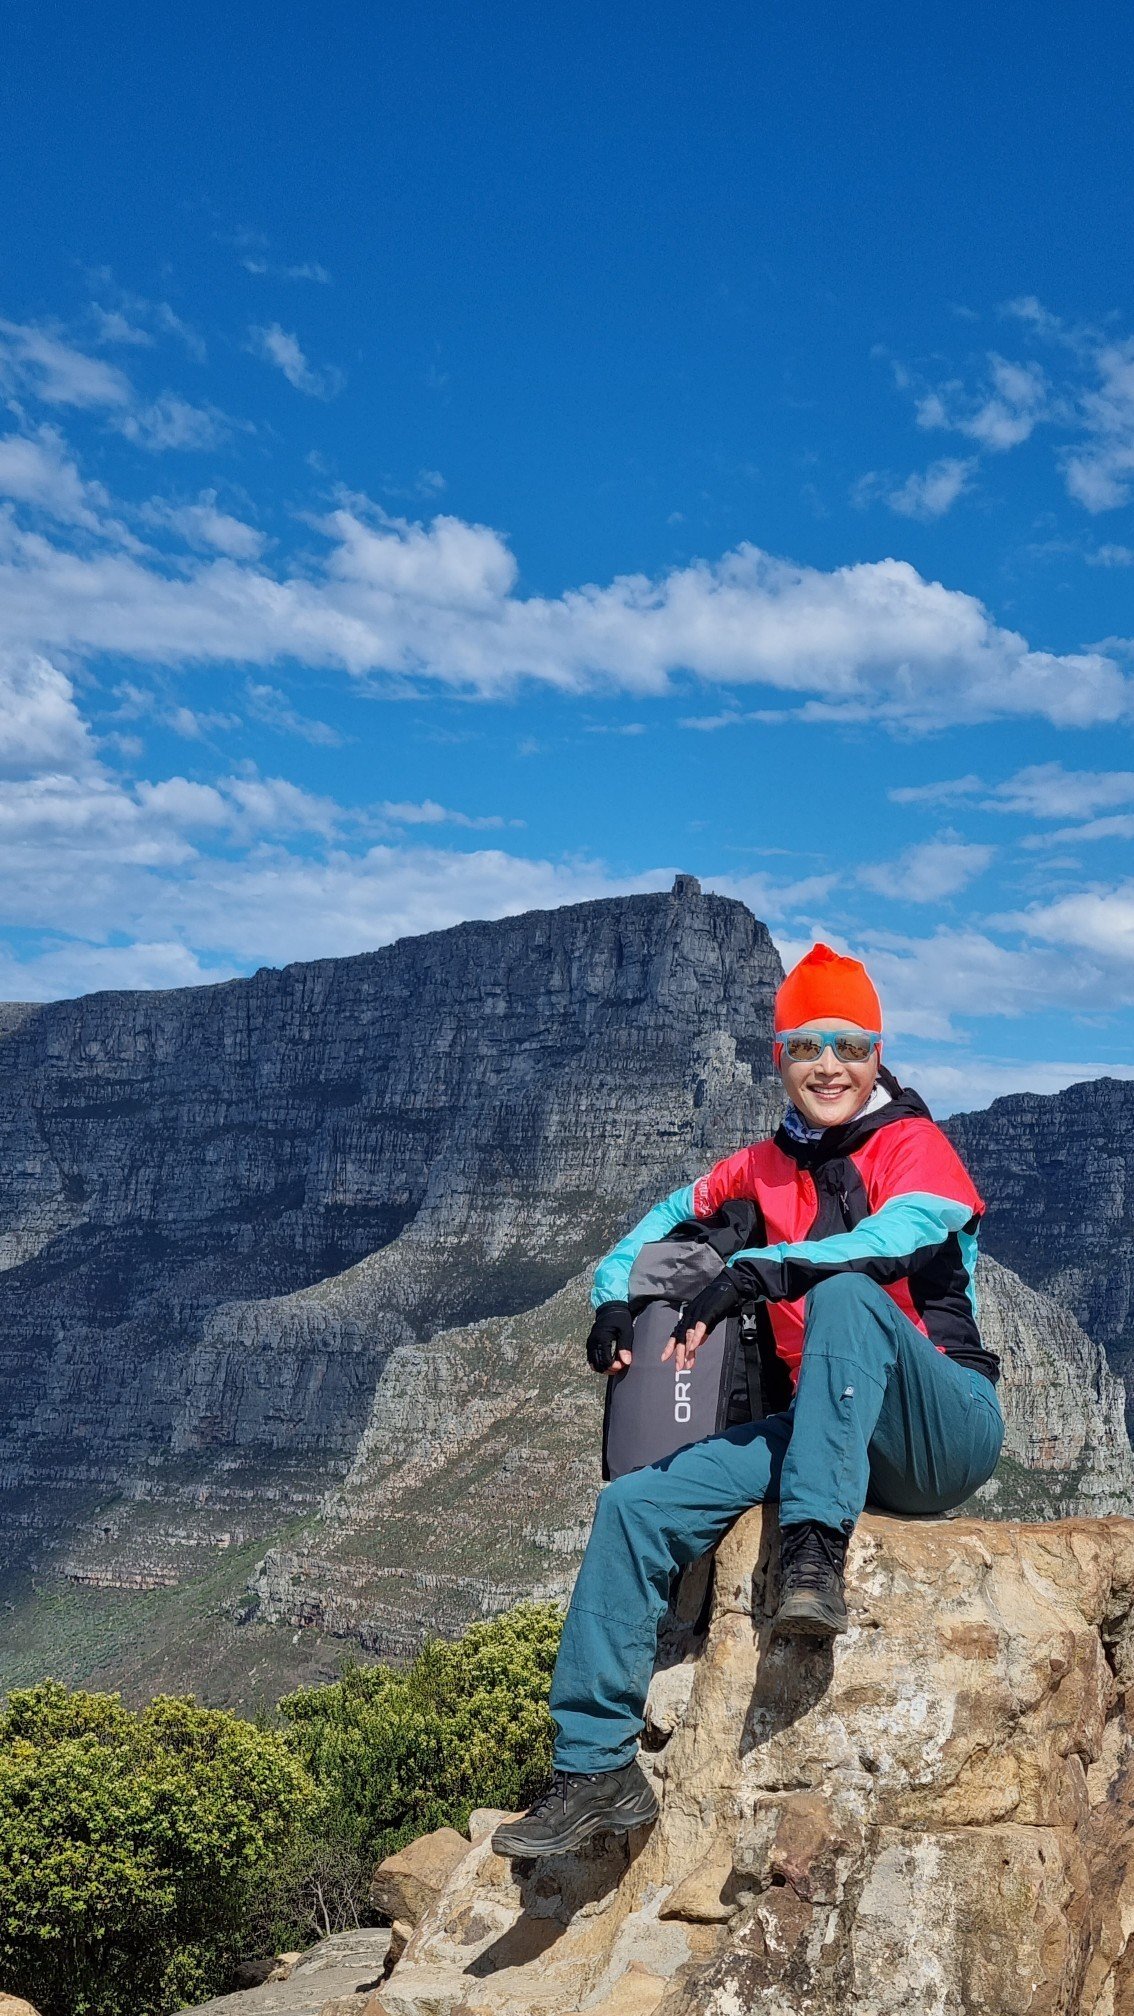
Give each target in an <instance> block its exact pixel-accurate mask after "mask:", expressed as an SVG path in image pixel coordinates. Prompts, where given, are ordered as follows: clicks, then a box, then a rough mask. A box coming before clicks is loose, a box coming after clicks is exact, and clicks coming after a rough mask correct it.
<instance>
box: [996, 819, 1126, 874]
mask: <svg viewBox="0 0 1134 2016" xmlns="http://www.w3.org/2000/svg"><path fill="white" fill-rule="evenodd" d="M1093 840H1134V812H1112V813H1111V814H1110V816H1109V817H1108V818H1106V819H1088V820H1087V821H1086V822H1085V824H1084V825H1082V826H1059V827H1057V828H1056V829H1055V831H1054V832H1053V833H1029V834H1028V835H1027V836H1026V838H1025V839H1023V840H1021V842H1020V845H1021V847H1027V848H1029V849H1030V850H1031V851H1032V852H1033V853H1034V852H1037V851H1039V850H1041V849H1043V848H1047V847H1066V846H1073V847H1077V846H1080V845H1081V844H1082V843H1083V842H1084V841H1088V842H1089V841H1093ZM1047 865H1048V867H1049V868H1052V867H1054V865H1055V864H1054V863H1052V862H1049V863H1048V864H1047Z"/></svg>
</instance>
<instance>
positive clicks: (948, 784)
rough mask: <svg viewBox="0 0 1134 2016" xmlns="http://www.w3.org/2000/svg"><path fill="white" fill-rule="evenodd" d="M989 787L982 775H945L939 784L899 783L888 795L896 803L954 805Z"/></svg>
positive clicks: (892, 802)
mask: <svg viewBox="0 0 1134 2016" xmlns="http://www.w3.org/2000/svg"><path fill="white" fill-rule="evenodd" d="M986 789H987V786H986V785H985V783H984V781H983V779H982V778H980V777H976V776H974V775H973V774H972V773H971V772H970V773H969V775H968V776H967V777H944V778H942V780H941V782H940V783H937V784H897V785H895V786H894V789H893V790H892V791H888V792H887V793H886V796H887V797H888V798H889V800H890V802H891V804H894V805H952V804H955V803H956V801H957V800H958V799H959V798H972V797H975V796H976V795H977V794H978V793H979V792H982V791H984V790H986Z"/></svg>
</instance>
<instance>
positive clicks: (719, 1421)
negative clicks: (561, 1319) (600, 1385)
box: [602, 1202, 790, 1478]
mask: <svg viewBox="0 0 1134 2016" xmlns="http://www.w3.org/2000/svg"><path fill="white" fill-rule="evenodd" d="M755 1216H756V1213H755V1207H754V1206H753V1205H751V1204H748V1203H747V1202H737V1203H732V1204H729V1205H727V1206H726V1207H725V1209H724V1210H722V1211H720V1212H718V1213H717V1215H716V1217H715V1218H711V1219H707V1220H706V1221H704V1222H703V1223H700V1224H698V1223H695V1222H690V1223H687V1224H684V1225H678V1226H676V1227H675V1228H674V1230H673V1231H672V1232H671V1233H670V1235H669V1237H668V1238H666V1239H659V1240H656V1241H652V1242H651V1243H650V1244H648V1245H646V1246H643V1247H642V1250H641V1252H640V1253H639V1254H638V1256H637V1258H636V1259H635V1261H634V1265H633V1267H632V1269H631V1272H630V1284H629V1301H630V1307H631V1310H632V1311H633V1315H634V1348H633V1353H632V1358H631V1362H630V1364H629V1366H628V1367H627V1369H626V1370H625V1371H624V1372H616V1373H614V1374H613V1375H612V1376H611V1377H610V1378H609V1379H608V1380H607V1387H606V1408H605V1412H604V1414H603V1424H602V1474H603V1476H604V1477H605V1478H611V1477H623V1476H625V1474H626V1472H627V1471H628V1470H641V1469H644V1468H645V1466H646V1464H648V1463H660V1462H661V1461H662V1460H663V1458H664V1457H666V1456H672V1455H673V1453H674V1451H675V1450H677V1449H684V1447H685V1446H686V1444H687V1443H689V1442H701V1441H703V1440H704V1438H705V1436H706V1435H719V1434H720V1433H721V1431H722V1429H724V1428H730V1427H732V1426H734V1425H735V1424H736V1423H738V1422H741V1421H758V1420H760V1419H761V1418H762V1417H763V1416H764V1415H765V1414H767V1413H770V1412H772V1411H773V1409H774V1408H776V1407H779V1406H785V1405H786V1404H787V1399H788V1397H789V1393H790V1389H789V1388H788V1387H787V1384H786V1374H785V1373H784V1368H783V1366H782V1365H781V1364H780V1363H779V1361H778V1360H777V1359H776V1356H775V1350H774V1346H773V1344H772V1337H771V1330H770V1328H769V1326H768V1322H767V1314H766V1311H764V1310H762V1309H761V1310H757V1309H749V1310H743V1311H742V1312H741V1314H740V1315H739V1316H729V1317H726V1319H725V1320H724V1322H723V1323H718V1324H717V1325H716V1327H715V1329H713V1330H711V1331H710V1332H709V1335H708V1336H707V1337H706V1339H705V1341H704V1343H703V1344H702V1346H701V1348H700V1350H699V1351H698V1353H697V1357H696V1360H695V1362H694V1364H693V1366H692V1369H691V1370H690V1371H688V1372H678V1370H677V1368H676V1365H675V1362H674V1359H672V1358H671V1359H670V1360H669V1361H668V1363H667V1364H665V1365H663V1364H662V1362H661V1354H662V1352H663V1351H664V1349H665V1347H666V1343H667V1342H668V1340H669V1338H670V1337H671V1336H672V1335H673V1326H674V1324H675V1323H676V1322H677V1319H678V1317H679V1316H680V1314H681V1311H682V1309H683V1307H684V1306H685V1304H686V1303H687V1302H690V1301H692V1299H693V1297H694V1295H696V1294H697V1292H698V1290H699V1289H701V1288H704V1287H705V1286H706V1285H707V1284H708V1283H709V1282H710V1281H712V1280H715V1279H716V1276H717V1275H718V1274H719V1273H720V1271H721V1268H722V1267H723V1266H724V1263H725V1259H726V1258H727V1256H728V1255H729V1254H730V1253H735V1252H738V1251H739V1250H740V1248H741V1247H742V1246H747V1245H751V1244H753V1243H754V1221H755Z"/></svg>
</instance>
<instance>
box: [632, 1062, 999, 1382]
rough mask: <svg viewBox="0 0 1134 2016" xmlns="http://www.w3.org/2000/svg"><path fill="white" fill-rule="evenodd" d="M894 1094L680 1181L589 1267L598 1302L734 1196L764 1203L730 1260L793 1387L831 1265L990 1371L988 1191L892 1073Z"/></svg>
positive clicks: (942, 1347)
mask: <svg viewBox="0 0 1134 2016" xmlns="http://www.w3.org/2000/svg"><path fill="white" fill-rule="evenodd" d="M880 1082H881V1083H882V1084H883V1085H884V1086H885V1088H886V1090H887V1092H889V1094H890V1099H889V1102H888V1103H887V1104H886V1105H883V1106H880V1107H878V1108H877V1109H876V1110H875V1111H874V1112H872V1113H869V1114H864V1115H861V1116H860V1117H859V1118H857V1119H855V1120H850V1121H848V1122H847V1124H846V1126H845V1127H825V1128H824V1129H823V1132H822V1134H821V1135H820V1137H819V1139H818V1140H816V1141H798V1140H796V1139H795V1138H794V1136H793V1135H790V1134H788V1133H787V1132H786V1131H785V1130H784V1128H783V1127H781V1128H779V1130H778V1131H777V1132H776V1133H775V1134H774V1135H772V1136H771V1138H770V1139H769V1140H766V1141H757V1142H756V1143H754V1145H753V1146H752V1147H750V1148H741V1149H740V1150H739V1151H738V1152H737V1153H736V1154H735V1155H729V1156H727V1157H726V1158H725V1160H724V1161H723V1162H718V1163H717V1164H716V1166H715V1167H714V1168H712V1169H710V1170H709V1172H708V1174H707V1175H705V1176H699V1177H698V1178H697V1181H696V1182H695V1183H689V1184H686V1185H685V1186H684V1188H683V1189H680V1190H675V1191H673V1192H672V1194H671V1195H670V1196H669V1197H666V1198H663V1199H662V1201H661V1203H660V1204H656V1205H655V1206H654V1208H653V1210H652V1211H649V1212H647V1214H646V1216H645V1217H644V1218H643V1219H642V1220H641V1221H640V1222H639V1223H638V1224H637V1225H635V1227H634V1229H633V1231H632V1232H629V1233H627V1235H626V1237H625V1239H622V1240H620V1241H619V1243H618V1245H617V1246H615V1247H614V1248H613V1249H612V1251H611V1252H610V1253H608V1254H607V1256H606V1258H605V1260H602V1261H600V1263H599V1266H598V1268H597V1269H596V1272H595V1285H594V1293H593V1298H592V1299H593V1301H594V1304H595V1307H596V1308H597V1307H598V1306H599V1305H600V1304H601V1303H603V1302H624V1301H626V1300H627V1299H628V1289H629V1281H630V1269H631V1267H632V1266H633V1264H634V1260H635V1258H636V1256H637V1254H638V1252H639V1251H640V1250H641V1248H642V1247H643V1246H644V1245H645V1244H646V1243H647V1241H649V1240H654V1239H664V1238H665V1237H666V1236H667V1234H668V1233H670V1232H672V1231H673V1229H674V1227H675V1226H677V1225H680V1224H681V1223H682V1222H683V1221H687V1220H690V1219H701V1220H704V1219H706V1218H711V1217H713V1216H714V1214H715V1213H716V1212H717V1211H719V1210H720V1208H721V1206H722V1205H723V1204H726V1203H727V1202H728V1201H729V1199H730V1198H746V1199H748V1200H749V1201H750V1202H751V1203H752V1204H754V1205H755V1206H756V1210H757V1213H758V1214H759V1225H760V1243H759V1244H758V1245H754V1246H749V1247H746V1248H745V1249H744V1250H743V1251H742V1252H739V1253H734V1254H733V1255H732V1257H731V1259H730V1260H729V1261H728V1263H727V1264H728V1266H729V1267H730V1269H731V1270H732V1272H733V1274H734V1275H735V1276H736V1278H737V1285H738V1287H739V1288H740V1289H741V1292H742V1293H743V1294H744V1295H745V1297H746V1298H748V1297H750V1298H751V1299H752V1300H753V1301H757V1302H760V1303H762V1304H764V1305H766V1309H767V1315H768V1319H769V1321H770V1323H771V1329H772V1337H773V1340H774V1343H775V1348H776V1352H777V1354H778V1356H779V1357H780V1358H781V1359H782V1360H783V1362H784V1364H785V1365H786V1367H787V1369H788V1372H789V1373H790V1375H791V1379H792V1383H793V1384H794V1382H795V1380H796V1378H797V1377H798V1373H799V1361H800V1357H801V1355H802V1352H803V1328H804V1303H805V1298H806V1296H807V1294H808V1292H809V1290H810V1289H812V1288H814V1287H816V1286H817V1285H818V1284H819V1282H821V1281H825V1280H827V1279H828V1277H829V1276H830V1275H832V1274H847V1273H853V1274H865V1275H867V1276H868V1277H869V1279H870V1280H872V1281H877V1282H878V1283H879V1284H880V1285H881V1286H882V1287H883V1288H884V1289H885V1291H886V1293H887V1294H888V1295H890V1296H892V1298H893V1300H894V1301H895V1302H896V1303H897V1305H898V1307H899V1309H901V1310H903V1311H904V1313H905V1314H906V1315H907V1316H908V1317H909V1318H910V1321H911V1322H912V1323H915V1324H916V1325H917V1328H918V1329H919V1330H920V1331H922V1333H923V1334H924V1335H925V1336H926V1337H928V1338H929V1339H930V1341H931V1343H933V1344H935V1345H936V1346H937V1349H938V1350H939V1351H943V1352H945V1353H947V1355H948V1356H949V1357H950V1358H955V1359H957V1360H958V1361H959V1363H961V1364H962V1365H966V1366H970V1367H972V1369H973V1370H974V1371H978V1372H983V1373H984V1375H985V1377H986V1378H988V1379H991V1380H992V1381H993V1382H995V1381H996V1380H997V1379H998V1377H999V1374H1000V1361H999V1359H998V1358H997V1357H996V1355H995V1353H994V1352H992V1351H986V1350H985V1349H984V1347H983V1345H982V1343H981V1339H980V1330H979V1328H978V1325H977V1304H976V1293H975V1288H974V1282H973V1274H974V1269H975V1266H976V1253H977V1228H978V1225H979V1223H980V1218H981V1214H982V1213H983V1211H984V1201H983V1199H982V1198H981V1196H980V1194H979V1192H978V1191H977V1189H976V1187H975V1185H974V1183H973V1181H972V1178H971V1176H970V1175H969V1173H968V1170H967V1169H966V1168H965V1166H964V1164H963V1162H962V1161H961V1159H960V1157H959V1156H958V1154H957V1152H956V1149H955V1148H954V1147H953V1146H952V1143H951V1142H949V1141H948V1140H946V1138H945V1136H944V1134H943V1133H942V1132H941V1129H940V1128H939V1127H937V1126H935V1124H934V1122H933V1119H932V1116H931V1114H930V1112H929V1108H928V1107H927V1106H926V1105H925V1103H924V1101H923V1100H922V1099H920V1098H919V1097H918V1094H917V1093H916V1092H913V1091H911V1090H909V1089H908V1088H907V1089H903V1088H902V1087H901V1086H900V1085H899V1084H898V1081H897V1079H896V1078H894V1077H892V1075H891V1074H890V1073H889V1072H888V1071H883V1072H882V1073H881V1074H880Z"/></svg>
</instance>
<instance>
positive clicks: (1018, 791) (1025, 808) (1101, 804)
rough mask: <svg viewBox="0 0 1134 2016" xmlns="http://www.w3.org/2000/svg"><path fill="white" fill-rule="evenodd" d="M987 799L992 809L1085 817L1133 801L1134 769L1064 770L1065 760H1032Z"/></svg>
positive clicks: (1041, 815) (1050, 816)
mask: <svg viewBox="0 0 1134 2016" xmlns="http://www.w3.org/2000/svg"><path fill="white" fill-rule="evenodd" d="M985 802H986V806H987V809H988V810H989V811H993V812H1016V813H1024V814H1027V815H1030V816H1032V817H1034V818H1039V819H1076V818H1086V817H1088V816H1089V815H1090V814H1091V813H1092V812H1101V811H1104V810H1105V809H1106V808H1107V807H1109V806H1115V805H1130V804H1134V770H1065V769H1064V767H1063V765H1062V763H1031V764H1029V765H1028V766H1027V768H1026V769H1023V770H1017V771H1016V773H1015V776H1013V777H1009V778H1006V779H1005V781H1004V783H1003V784H997V785H996V786H995V787H994V789H993V790H992V791H991V792H990V793H989V796H988V798H987V800H986V801H985Z"/></svg>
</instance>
